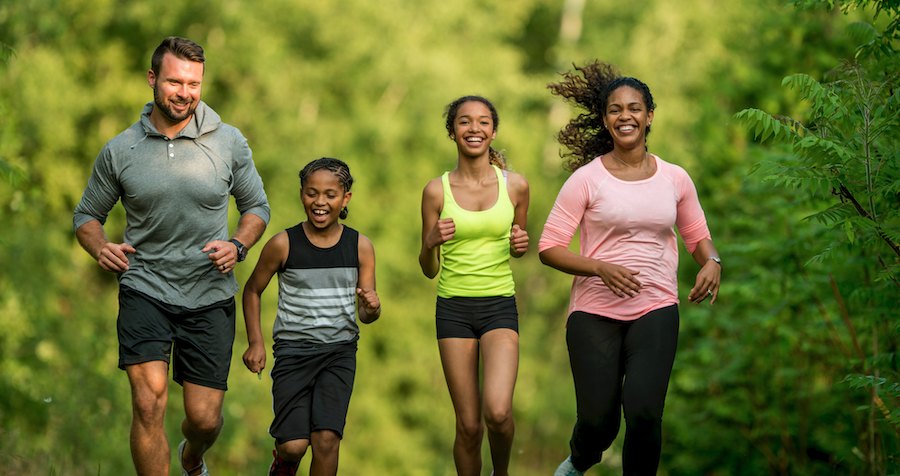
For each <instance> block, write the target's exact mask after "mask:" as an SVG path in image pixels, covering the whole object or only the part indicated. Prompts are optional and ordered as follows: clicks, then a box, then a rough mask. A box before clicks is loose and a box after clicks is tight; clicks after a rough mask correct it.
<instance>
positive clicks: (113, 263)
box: [97, 243, 136, 273]
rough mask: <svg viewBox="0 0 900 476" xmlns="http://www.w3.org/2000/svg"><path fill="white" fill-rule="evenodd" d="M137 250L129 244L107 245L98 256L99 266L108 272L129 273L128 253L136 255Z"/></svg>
mask: <svg viewBox="0 0 900 476" xmlns="http://www.w3.org/2000/svg"><path fill="white" fill-rule="evenodd" d="M135 251H136V250H135V249H134V247H133V246H131V245H129V244H127V243H106V244H105V245H104V246H103V247H102V248H100V254H99V255H98V256H97V264H99V265H100V267H101V268H103V269H105V270H106V271H111V272H113V273H124V272H125V271H128V263H129V261H128V256H126V253H134V252H135Z"/></svg>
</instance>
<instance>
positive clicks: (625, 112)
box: [603, 86, 653, 148]
mask: <svg viewBox="0 0 900 476" xmlns="http://www.w3.org/2000/svg"><path fill="white" fill-rule="evenodd" d="M651 121H653V111H648V110H647V105H646V104H644V96H643V95H642V94H641V93H640V91H638V90H636V89H634V88H632V87H630V86H622V87H620V88H618V89H616V90H615V91H613V92H612V93H611V94H610V95H609V101H608V103H607V105H606V112H605V113H604V114H603V122H604V123H605V124H606V129H607V130H609V133H610V135H612V138H613V142H614V143H615V144H616V145H619V146H623V147H625V148H634V147H637V146H640V145H643V144H644V141H645V139H646V136H647V125H648V124H650V122H651Z"/></svg>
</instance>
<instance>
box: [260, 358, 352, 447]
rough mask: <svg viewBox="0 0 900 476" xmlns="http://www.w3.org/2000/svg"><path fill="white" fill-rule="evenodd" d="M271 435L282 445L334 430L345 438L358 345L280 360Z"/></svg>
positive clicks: (275, 372) (274, 372) (275, 371)
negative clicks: (318, 432)
mask: <svg viewBox="0 0 900 476" xmlns="http://www.w3.org/2000/svg"><path fill="white" fill-rule="evenodd" d="M271 376H272V410H273V411H274V412H275V419H274V420H273V421H272V426H271V427H269V434H270V435H272V437H274V438H275V441H277V442H278V443H284V442H285V441H290V440H298V439H303V440H308V439H309V437H310V435H311V433H312V432H314V431H320V430H331V431H334V432H335V433H337V434H338V436H339V437H343V435H344V424H345V423H346V421H347V408H348V407H349V406H350V394H351V393H352V392H353V380H354V378H355V376H356V341H353V342H349V343H347V344H345V345H340V346H337V347H336V348H335V349H334V350H330V351H328V352H323V353H319V354H314V355H287V356H282V357H277V358H276V359H275V366H274V368H273V369H272V373H271Z"/></svg>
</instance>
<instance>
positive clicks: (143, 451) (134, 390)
mask: <svg viewBox="0 0 900 476" xmlns="http://www.w3.org/2000/svg"><path fill="white" fill-rule="evenodd" d="M125 371H126V372H127V373H128V381H129V382H130V383H131V409H132V421H131V458H132V459H133V460H134V468H135V470H137V474H138V475H139V476H168V474H169V458H170V453H169V440H168V439H167V438H166V430H165V425H164V420H165V415H166V402H167V399H168V374H169V364H168V363H166V362H163V361H158V360H155V361H151V362H145V363H142V364H135V365H129V366H127V367H125Z"/></svg>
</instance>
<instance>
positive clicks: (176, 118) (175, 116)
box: [153, 88, 197, 123]
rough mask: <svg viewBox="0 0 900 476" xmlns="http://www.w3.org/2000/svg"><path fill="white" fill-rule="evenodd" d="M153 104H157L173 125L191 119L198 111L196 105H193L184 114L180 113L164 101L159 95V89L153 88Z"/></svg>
mask: <svg viewBox="0 0 900 476" xmlns="http://www.w3.org/2000/svg"><path fill="white" fill-rule="evenodd" d="M153 102H154V103H155V104H156V107H157V109H159V112H161V113H162V114H163V115H164V116H166V117H167V118H168V119H169V120H170V121H172V122H173V123H179V122H181V121H183V120H185V119H188V118H190V117H191V116H192V115H193V114H194V110H195V109H197V106H196V105H191V106H189V107H188V109H187V110H186V111H184V113H180V114H179V113H178V112H176V111H175V110H173V109H172V107H171V106H169V104H168V103H166V101H165V100H164V99H163V97H162V96H161V95H160V94H159V88H153Z"/></svg>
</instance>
